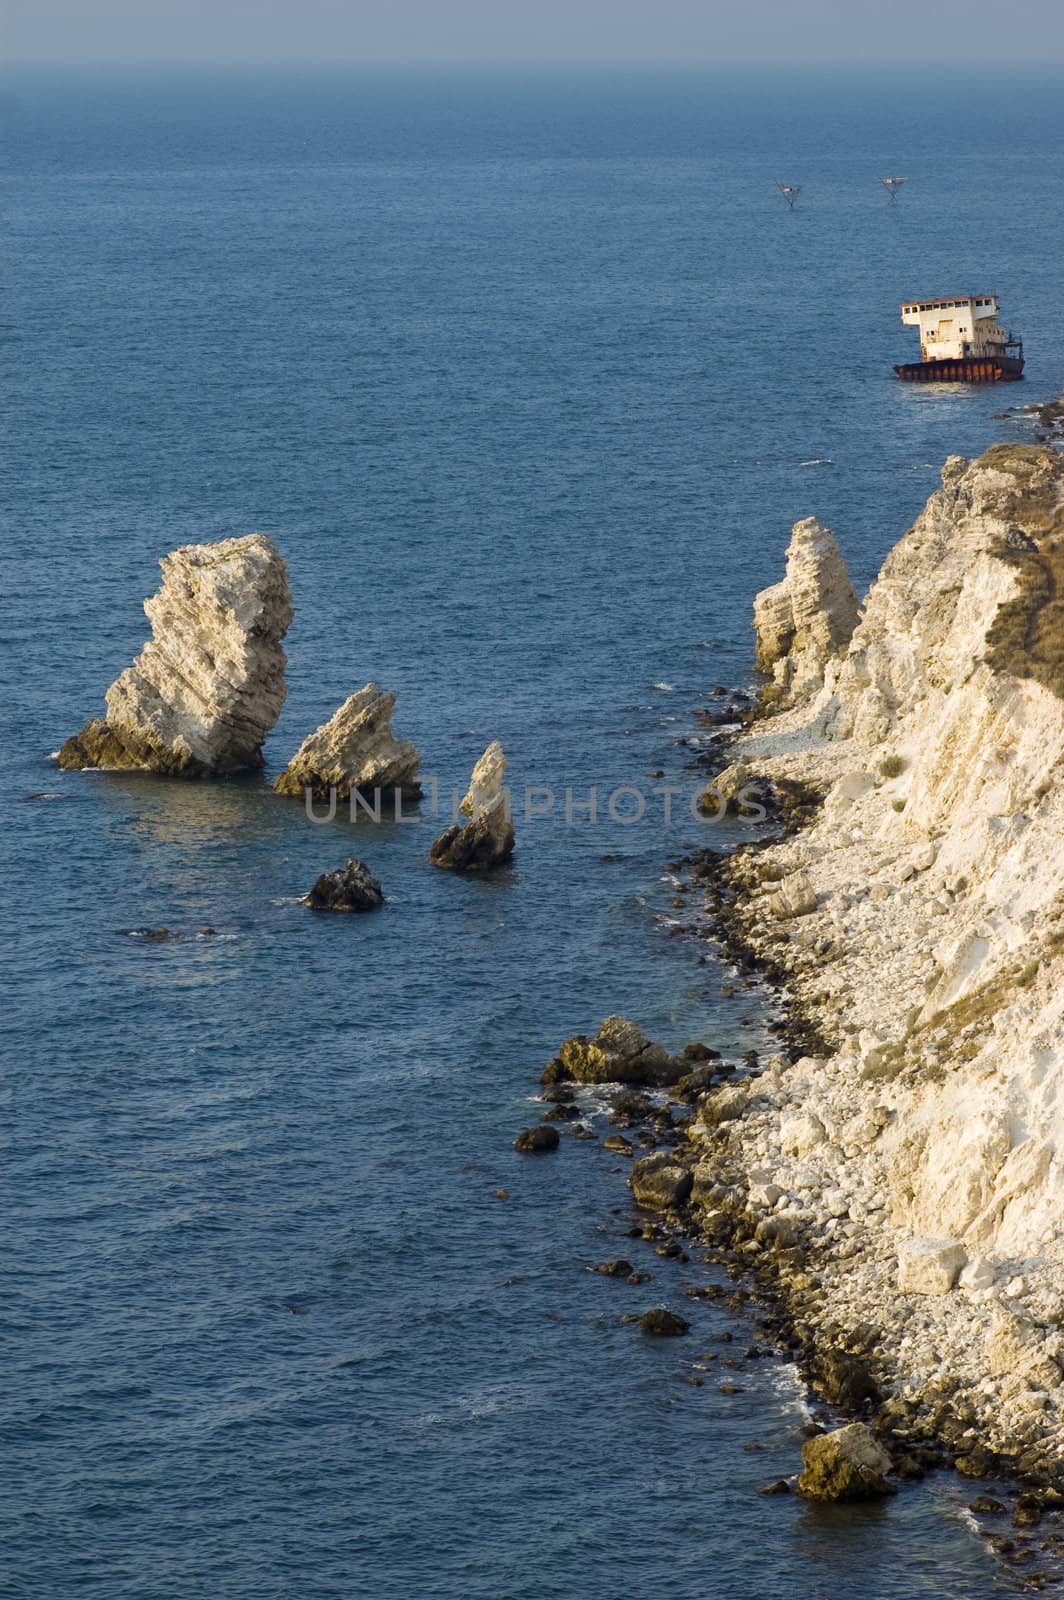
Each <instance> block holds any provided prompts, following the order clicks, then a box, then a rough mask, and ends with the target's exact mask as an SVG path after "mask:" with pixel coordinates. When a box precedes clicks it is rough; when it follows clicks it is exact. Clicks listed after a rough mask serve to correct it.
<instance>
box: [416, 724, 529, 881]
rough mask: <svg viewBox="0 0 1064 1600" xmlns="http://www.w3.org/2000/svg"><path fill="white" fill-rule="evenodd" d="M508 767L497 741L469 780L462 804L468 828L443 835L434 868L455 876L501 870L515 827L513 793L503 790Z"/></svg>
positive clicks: (457, 827) (434, 850)
mask: <svg viewBox="0 0 1064 1600" xmlns="http://www.w3.org/2000/svg"><path fill="white" fill-rule="evenodd" d="M508 766H509V762H508V761H507V759H506V757H505V755H504V754H503V749H502V745H501V744H500V743H499V741H498V739H495V740H494V741H493V742H492V743H491V744H489V746H488V748H487V749H486V750H485V752H484V754H483V755H482V756H481V758H480V760H479V761H478V762H477V764H476V766H475V767H474V768H473V773H472V777H471V778H470V783H469V791H468V793H467V794H466V797H465V799H464V800H463V801H462V805H461V811H462V814H463V816H467V817H469V819H470V820H469V822H468V823H466V825H465V827H462V826H461V825H460V824H456V825H455V826H454V827H451V828H448V829H447V830H446V831H445V832H444V833H441V834H440V836H439V838H438V839H437V840H436V842H435V844H434V845H433V846H432V849H431V850H430V852H429V860H430V861H431V862H432V864H433V866H436V867H446V868H448V869H450V871H452V872H485V871H487V870H489V869H490V868H491V867H498V866H502V865H503V863H504V862H507V861H509V860H510V857H511V856H512V855H513V853H514V824H513V817H512V815H511V812H510V792H509V790H508V789H506V788H505V787H504V786H503V780H504V778H505V777H506V769H507V767H508Z"/></svg>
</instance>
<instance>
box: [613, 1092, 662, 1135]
mask: <svg viewBox="0 0 1064 1600" xmlns="http://www.w3.org/2000/svg"><path fill="white" fill-rule="evenodd" d="M653 1111H654V1107H653V1104H652V1102H651V1101H650V1099H649V1098H648V1096H647V1095H645V1094H640V1093H639V1091H638V1089H622V1091H621V1093H620V1094H619V1095H617V1097H616V1098H615V1100H614V1102H613V1110H612V1112H611V1114H610V1121H611V1122H612V1123H615V1124H616V1125H617V1126H619V1127H622V1128H623V1127H628V1126H629V1125H630V1124H631V1123H633V1122H642V1121H644V1120H645V1119H646V1118H647V1117H649V1116H651V1115H652V1114H653Z"/></svg>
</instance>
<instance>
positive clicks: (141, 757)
mask: <svg viewBox="0 0 1064 1600" xmlns="http://www.w3.org/2000/svg"><path fill="white" fill-rule="evenodd" d="M160 565H161V567H162V571H163V582H162V586H161V587H160V589H159V590H158V592H157V593H156V594H155V595H153V596H152V597H151V599H150V600H146V601H145V602H144V610H145V613H146V614H147V617H148V620H149V622H150V623H151V626H152V637H151V638H150V639H149V640H148V641H147V643H146V644H145V646H144V648H143V650H142V651H141V653H140V655H139V656H138V657H137V659H136V660H135V661H134V663H133V665H132V666H131V667H127V668H126V670H125V671H124V672H123V673H121V674H120V675H119V676H118V677H117V678H116V679H115V681H114V683H113V684H112V685H111V687H110V688H109V689H108V691H107V695H106V702H107V716H106V718H94V719H93V720H92V721H90V722H87V723H86V724H85V726H84V727H83V728H82V730H81V732H80V733H79V734H76V735H75V736H74V737H73V738H71V739H68V740H67V741H66V743H65V744H64V745H63V747H62V749H61V750H60V752H59V758H58V759H59V765H60V766H61V767H69V768H81V767H112V768H123V767H124V768H138V767H139V768H147V769H148V770H149V771H152V772H158V773H162V774H163V775H165V776H166V777H179V778H199V777H209V776H211V775H214V774H224V773H230V772H239V771H241V770H242V769H244V768H247V767H259V766H261V765H262V744H263V741H264V739H265V738H266V735H267V734H268V733H269V731H270V729H271V728H272V727H273V725H274V723H275V722H276V721H277V718H278V715H279V714H280V710H281V707H282V705H283V704H284V698H285V683H284V669H285V654H284V650H283V649H282V648H281V640H282V639H283V638H284V636H285V633H286V632H287V630H288V625H289V623H290V622H291V620H292V598H291V594H290V591H289V587H288V573H287V570H286V568H285V564H284V561H283V560H282V559H281V556H280V554H279V552H278V551H277V549H276V548H275V546H274V544H273V543H272V541H271V540H270V539H268V538H267V537H266V535H265V534H262V533H253V534H249V535H248V536H247V538H243V539H222V540H221V541H220V542H219V543H218V544H190V545H183V546H182V547H181V548H180V549H179V550H174V551H173V552H172V553H171V554H170V555H168V556H164V557H163V559H162V561H161V563H160Z"/></svg>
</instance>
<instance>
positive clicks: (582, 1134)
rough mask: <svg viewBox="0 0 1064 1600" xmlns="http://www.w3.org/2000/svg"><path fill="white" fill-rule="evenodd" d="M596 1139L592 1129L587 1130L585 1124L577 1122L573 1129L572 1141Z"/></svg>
mask: <svg viewBox="0 0 1064 1600" xmlns="http://www.w3.org/2000/svg"><path fill="white" fill-rule="evenodd" d="M596 1137H597V1135H596V1133H595V1130H594V1128H589V1127H588V1125H587V1123H586V1122H578V1123H577V1124H576V1125H575V1127H574V1128H573V1138H574V1139H594V1138H596Z"/></svg>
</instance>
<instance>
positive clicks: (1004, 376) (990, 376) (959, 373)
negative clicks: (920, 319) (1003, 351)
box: [894, 356, 1023, 383]
mask: <svg viewBox="0 0 1064 1600" xmlns="http://www.w3.org/2000/svg"><path fill="white" fill-rule="evenodd" d="M894 371H895V372H896V373H897V375H898V377H899V378H901V380H902V382H903V383H1015V381H1016V379H1017V378H1022V377H1023V357H1022V356H956V357H953V358H947V359H945V360H942V361H909V362H906V363H905V364H904V365H903V366H900V367H895V368H894Z"/></svg>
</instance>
